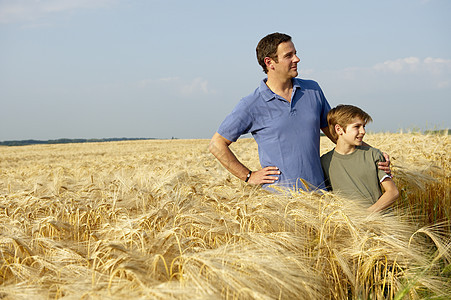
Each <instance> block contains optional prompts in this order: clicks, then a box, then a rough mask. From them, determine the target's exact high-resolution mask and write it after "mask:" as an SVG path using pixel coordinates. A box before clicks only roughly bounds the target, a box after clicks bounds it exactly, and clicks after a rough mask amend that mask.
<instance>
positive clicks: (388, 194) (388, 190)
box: [368, 178, 399, 212]
mask: <svg viewBox="0 0 451 300" xmlns="http://www.w3.org/2000/svg"><path fill="white" fill-rule="evenodd" d="M381 185H382V187H383V188H384V190H385V193H383V194H382V196H381V197H380V198H379V199H378V200H377V202H376V203H374V204H373V205H371V206H370V207H369V208H368V211H370V212H378V211H381V210H384V209H386V208H387V207H389V206H390V205H391V204H393V202H395V201H396V199H398V197H399V191H398V188H397V187H396V185H395V183H394V182H393V180H391V178H385V179H384V181H382V183H381Z"/></svg>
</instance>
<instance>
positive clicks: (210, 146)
mask: <svg viewBox="0 0 451 300" xmlns="http://www.w3.org/2000/svg"><path fill="white" fill-rule="evenodd" d="M208 151H210V153H211V154H213V155H215V153H216V151H217V147H216V146H215V141H214V138H212V139H211V140H210V144H208ZM215 156H216V155H215Z"/></svg>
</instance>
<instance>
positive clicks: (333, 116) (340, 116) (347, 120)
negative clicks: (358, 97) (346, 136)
mask: <svg viewBox="0 0 451 300" xmlns="http://www.w3.org/2000/svg"><path fill="white" fill-rule="evenodd" d="M354 118H360V119H362V121H363V122H365V124H367V123H368V122H371V121H373V119H372V118H371V117H370V115H369V114H367V113H366V112H364V111H363V110H362V109H360V108H358V107H357V106H354V105H344V104H340V105H337V107H334V108H332V109H331V110H330V111H329V113H328V114H327V123H328V124H329V131H330V133H331V134H332V136H333V137H334V138H335V139H338V134H337V132H336V131H335V125H337V124H338V125H340V126H341V128H343V130H344V131H345V132H346V126H348V125H349V124H351V123H352V120H353V119H354Z"/></svg>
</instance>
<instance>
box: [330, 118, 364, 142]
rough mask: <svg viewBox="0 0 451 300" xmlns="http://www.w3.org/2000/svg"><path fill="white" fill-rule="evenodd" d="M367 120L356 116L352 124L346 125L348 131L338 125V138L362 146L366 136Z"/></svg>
mask: <svg viewBox="0 0 451 300" xmlns="http://www.w3.org/2000/svg"><path fill="white" fill-rule="evenodd" d="M365 125H366V124H365V122H363V120H361V119H360V118H354V119H353V120H352V122H351V123H350V124H348V125H347V126H346V131H345V130H343V128H342V127H341V126H339V125H338V127H339V128H338V129H337V134H338V138H339V139H342V140H343V142H345V143H346V144H348V145H351V146H361V145H362V142H363V137H364V136H365Z"/></svg>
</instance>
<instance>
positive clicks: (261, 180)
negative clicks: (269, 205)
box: [248, 167, 280, 184]
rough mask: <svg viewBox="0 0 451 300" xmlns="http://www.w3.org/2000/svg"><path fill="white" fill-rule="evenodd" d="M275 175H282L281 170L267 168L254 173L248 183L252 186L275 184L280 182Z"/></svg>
mask: <svg viewBox="0 0 451 300" xmlns="http://www.w3.org/2000/svg"><path fill="white" fill-rule="evenodd" d="M274 175H280V171H279V168H277V167H266V168H263V169H261V170H258V171H255V172H252V174H251V177H250V178H249V181H248V182H249V183H251V184H265V183H274V182H276V181H277V180H279V177H278V176H274Z"/></svg>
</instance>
